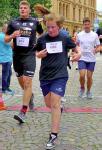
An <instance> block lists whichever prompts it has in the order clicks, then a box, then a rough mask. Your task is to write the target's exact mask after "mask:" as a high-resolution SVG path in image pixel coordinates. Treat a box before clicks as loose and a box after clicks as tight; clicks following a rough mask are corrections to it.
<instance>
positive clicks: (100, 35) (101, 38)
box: [96, 27, 102, 55]
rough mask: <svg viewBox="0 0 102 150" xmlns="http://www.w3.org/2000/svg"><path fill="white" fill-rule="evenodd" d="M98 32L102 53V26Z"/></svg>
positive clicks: (101, 52)
mask: <svg viewBox="0 0 102 150" xmlns="http://www.w3.org/2000/svg"><path fill="white" fill-rule="evenodd" d="M96 33H97V34H98V37H99V40H100V44H101V45H100V54H101V55H102V27H101V28H99V29H98V30H97V32H96Z"/></svg>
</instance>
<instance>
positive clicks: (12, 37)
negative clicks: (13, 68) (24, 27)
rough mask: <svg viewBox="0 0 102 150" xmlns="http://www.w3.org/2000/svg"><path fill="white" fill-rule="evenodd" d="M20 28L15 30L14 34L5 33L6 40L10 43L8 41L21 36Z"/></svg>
mask: <svg viewBox="0 0 102 150" xmlns="http://www.w3.org/2000/svg"><path fill="white" fill-rule="evenodd" d="M20 35H21V34H20V30H17V31H14V32H13V33H12V34H10V35H8V34H6V35H5V42H6V43H8V42H11V41H12V39H14V38H16V37H17V36H20Z"/></svg>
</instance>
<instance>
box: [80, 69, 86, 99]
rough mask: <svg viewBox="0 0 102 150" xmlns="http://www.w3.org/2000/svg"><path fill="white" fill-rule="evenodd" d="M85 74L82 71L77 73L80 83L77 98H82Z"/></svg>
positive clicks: (83, 70) (84, 71)
mask: <svg viewBox="0 0 102 150" xmlns="http://www.w3.org/2000/svg"><path fill="white" fill-rule="evenodd" d="M85 74H86V70H85V69H82V70H80V71H79V76H80V77H79V81H80V91H79V97H82V96H83V94H84V91H85Z"/></svg>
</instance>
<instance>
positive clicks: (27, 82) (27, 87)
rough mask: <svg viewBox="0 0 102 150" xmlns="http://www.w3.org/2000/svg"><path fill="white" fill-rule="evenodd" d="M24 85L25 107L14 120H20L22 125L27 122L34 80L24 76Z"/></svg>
mask: <svg viewBox="0 0 102 150" xmlns="http://www.w3.org/2000/svg"><path fill="white" fill-rule="evenodd" d="M20 81H21V80H20ZM22 83H24V95H23V106H22V108H21V111H20V114H19V115H15V116H14V119H16V120H18V121H19V122H20V123H24V122H25V114H26V112H27V109H28V105H29V102H30V98H31V95H32V78H30V77H28V76H23V81H22Z"/></svg>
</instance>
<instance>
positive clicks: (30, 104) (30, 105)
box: [29, 94, 34, 111]
mask: <svg viewBox="0 0 102 150" xmlns="http://www.w3.org/2000/svg"><path fill="white" fill-rule="evenodd" d="M29 109H30V110H31V111H33V109H34V94H32V96H31V99H30V102H29Z"/></svg>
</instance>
